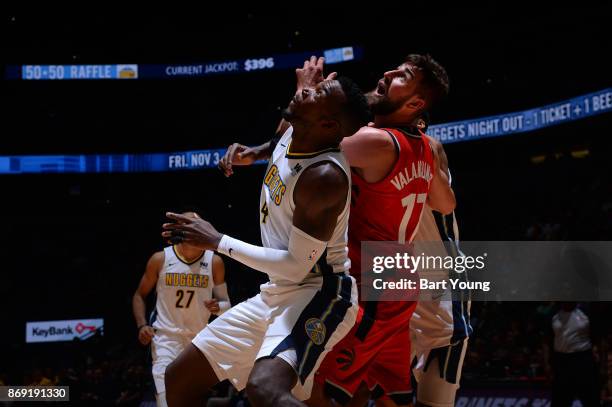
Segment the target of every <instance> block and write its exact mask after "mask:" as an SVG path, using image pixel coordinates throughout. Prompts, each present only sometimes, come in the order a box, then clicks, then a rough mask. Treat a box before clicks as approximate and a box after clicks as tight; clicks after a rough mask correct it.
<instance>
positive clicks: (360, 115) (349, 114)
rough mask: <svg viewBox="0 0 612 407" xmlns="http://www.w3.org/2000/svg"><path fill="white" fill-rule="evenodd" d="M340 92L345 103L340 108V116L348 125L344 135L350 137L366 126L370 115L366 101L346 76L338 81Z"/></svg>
mask: <svg viewBox="0 0 612 407" xmlns="http://www.w3.org/2000/svg"><path fill="white" fill-rule="evenodd" d="M337 80H338V82H340V86H341V87H342V92H343V93H344V97H345V98H346V101H345V103H344V106H343V107H342V115H343V116H344V118H345V119H346V120H345V122H346V123H348V128H347V129H344V130H345V133H346V134H345V135H349V136H350V135H352V134H354V133H356V132H357V130H359V129H360V128H361V127H363V126H365V125H367V124H368V121H369V120H370V118H371V116H372V114H371V112H370V108H369V106H368V101H367V99H366V97H365V95H364V94H363V92H362V91H361V89H359V86H357V84H356V83H355V82H353V81H352V80H351V79H349V78H347V77H346V76H341V77H339V78H338V79H337Z"/></svg>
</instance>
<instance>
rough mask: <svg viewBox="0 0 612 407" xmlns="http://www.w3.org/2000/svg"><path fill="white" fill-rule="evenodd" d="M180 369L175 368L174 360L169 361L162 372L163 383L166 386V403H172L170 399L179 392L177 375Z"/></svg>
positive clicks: (174, 397) (173, 398)
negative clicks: (164, 371)
mask: <svg viewBox="0 0 612 407" xmlns="http://www.w3.org/2000/svg"><path fill="white" fill-rule="evenodd" d="M179 372H180V369H177V364H176V361H173V362H171V363H170V364H169V365H168V367H166V373H165V374H164V384H165V386H166V400H167V402H168V405H172V404H173V403H171V400H175V399H176V395H177V394H180V390H179V389H178V385H179V384H180V378H179V377H178V376H179Z"/></svg>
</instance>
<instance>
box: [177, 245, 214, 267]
mask: <svg viewBox="0 0 612 407" xmlns="http://www.w3.org/2000/svg"><path fill="white" fill-rule="evenodd" d="M172 251H173V252H174V254H175V255H176V258H177V259H179V261H180V262H181V263H185V264H186V265H188V266H191V265H192V264H195V263H197V262H198V261H199V260H200V259H201V258H202V257H203V256H204V253H206V250H204V251H202V254H201V255H200V256H199V257H198V258H197V259H195V260H194V261H192V262H188V261H187V260H186V259H185V258H184V257H183V256H181V255H180V254H179V252H178V250H176V245H173V246H172Z"/></svg>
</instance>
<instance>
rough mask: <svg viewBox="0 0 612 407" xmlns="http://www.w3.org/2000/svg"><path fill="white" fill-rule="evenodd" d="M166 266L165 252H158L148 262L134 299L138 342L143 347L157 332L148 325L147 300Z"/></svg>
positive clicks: (133, 305)
mask: <svg viewBox="0 0 612 407" xmlns="http://www.w3.org/2000/svg"><path fill="white" fill-rule="evenodd" d="M163 264H164V252H163V251H162V252H157V253H155V254H153V256H151V258H150V259H149V261H148V262H147V268H146V270H145V272H144V274H143V275H142V278H141V279H140V283H139V284H138V288H137V289H136V292H135V293H134V296H133V297H132V312H133V314H134V319H135V320H136V326H137V327H138V340H139V341H140V343H142V344H143V345H148V344H149V343H150V342H151V339H153V335H155V331H154V330H153V328H152V327H151V326H149V325H148V323H147V318H146V317H145V314H146V308H147V307H146V302H145V299H146V298H147V296H148V295H149V293H150V292H151V291H152V290H153V288H154V287H155V284H157V279H158V276H159V271H160V270H161V268H162V266H163Z"/></svg>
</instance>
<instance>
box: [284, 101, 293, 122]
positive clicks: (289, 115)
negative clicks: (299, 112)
mask: <svg viewBox="0 0 612 407" xmlns="http://www.w3.org/2000/svg"><path fill="white" fill-rule="evenodd" d="M292 104H293V102H291V103H289V106H287V108H285V109H284V110H283V111H282V112H281V116H282V118H283V119H285V120H287V121H291V119H293V118H294V117H295V112H294V110H293V106H292Z"/></svg>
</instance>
